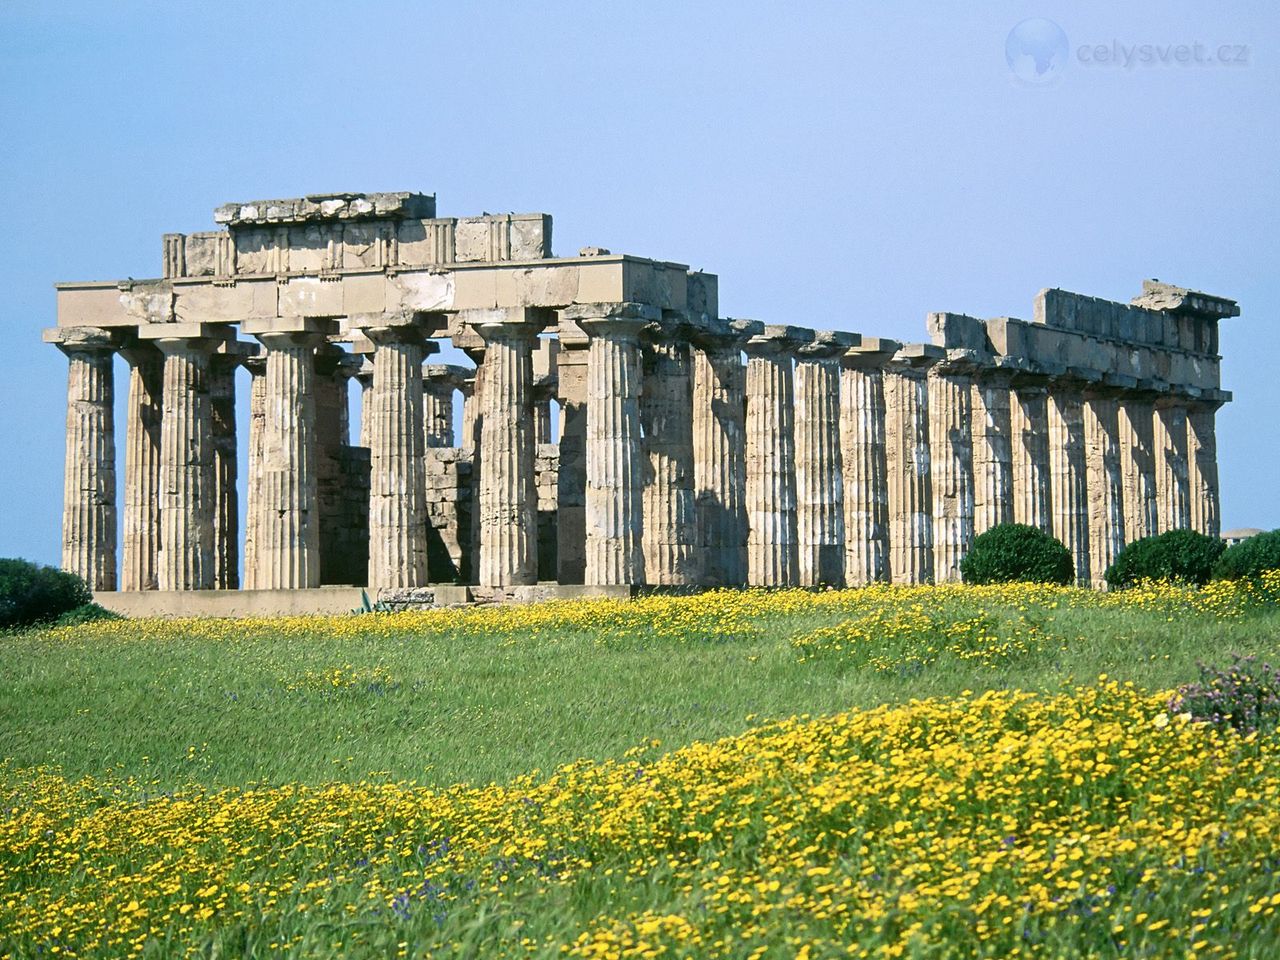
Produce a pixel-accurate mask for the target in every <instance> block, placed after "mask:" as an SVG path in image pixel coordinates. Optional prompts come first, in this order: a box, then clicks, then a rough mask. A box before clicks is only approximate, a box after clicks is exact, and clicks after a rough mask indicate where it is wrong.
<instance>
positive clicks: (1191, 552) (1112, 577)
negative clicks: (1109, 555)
mask: <svg viewBox="0 0 1280 960" xmlns="http://www.w3.org/2000/svg"><path fill="white" fill-rule="evenodd" d="M1225 546H1226V545H1225V544H1224V543H1223V542H1222V541H1221V540H1219V539H1218V538H1217V537H1209V536H1206V535H1205V534H1203V533H1197V532H1196V531H1194V530H1170V531H1168V532H1166V533H1162V534H1160V535H1159V536H1155V537H1143V538H1142V539H1141V540H1135V541H1134V542H1133V543H1131V544H1129V545H1128V546H1127V547H1125V548H1124V549H1123V550H1121V551H1120V555H1119V556H1118V557H1116V559H1115V563H1113V564H1111V566H1109V567H1107V572H1106V577H1107V586H1109V587H1110V588H1111V589H1112V590H1120V589H1123V588H1125V587H1131V586H1133V585H1134V584H1135V583H1138V582H1139V581H1142V580H1180V581H1183V582H1185V583H1193V584H1196V585H1197V586H1203V585H1204V584H1206V583H1208V582H1209V579H1210V578H1211V577H1212V576H1213V566H1214V564H1215V563H1217V562H1218V557H1219V556H1221V555H1222V551H1223V550H1224V549H1225Z"/></svg>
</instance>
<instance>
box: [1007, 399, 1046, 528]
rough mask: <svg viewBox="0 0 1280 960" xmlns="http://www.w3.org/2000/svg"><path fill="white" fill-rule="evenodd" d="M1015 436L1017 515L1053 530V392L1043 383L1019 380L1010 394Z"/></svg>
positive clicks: (1030, 523)
mask: <svg viewBox="0 0 1280 960" xmlns="http://www.w3.org/2000/svg"><path fill="white" fill-rule="evenodd" d="M1009 419H1010V432H1011V435H1012V440H1013V478H1012V479H1013V519H1014V522H1015V523H1024V524H1026V525H1027V526H1029V527H1037V528H1038V529H1040V530H1043V531H1045V532H1046V533H1052V532H1053V499H1052V489H1053V483H1052V479H1053V478H1052V475H1051V470H1050V463H1049V393H1048V391H1047V390H1046V389H1045V388H1044V387H1043V386H1041V385H1032V384H1018V385H1016V388H1015V390H1014V392H1013V393H1012V394H1011V395H1010V397H1009Z"/></svg>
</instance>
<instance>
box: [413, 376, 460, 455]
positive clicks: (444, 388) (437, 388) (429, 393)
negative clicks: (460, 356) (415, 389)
mask: <svg viewBox="0 0 1280 960" xmlns="http://www.w3.org/2000/svg"><path fill="white" fill-rule="evenodd" d="M458 370H459V368H458V367H451V366H449V365H448V364H443V363H429V364H427V365H426V366H425V367H423V368H422V422H423V430H424V431H425V434H424V439H425V443H426V446H428V447H453V446H456V445H457V444H455V443H454V436H453V391H454V390H455V389H457V386H458V376H457V372H458Z"/></svg>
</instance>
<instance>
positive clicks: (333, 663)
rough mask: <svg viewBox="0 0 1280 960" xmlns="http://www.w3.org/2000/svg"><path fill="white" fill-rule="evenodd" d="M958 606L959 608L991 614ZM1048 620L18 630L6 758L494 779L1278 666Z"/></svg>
mask: <svg viewBox="0 0 1280 960" xmlns="http://www.w3.org/2000/svg"><path fill="white" fill-rule="evenodd" d="M968 606H969V607H972V606H973V605H971V604H970V605H968ZM954 608H955V609H954V614H955V616H956V617H957V618H960V617H962V616H964V615H966V614H967V613H969V612H971V610H970V609H966V605H964V604H956V605H954ZM987 608H988V610H989V611H990V612H995V613H1000V611H999V610H998V608H995V607H992V606H991V605H987ZM1005 612H1009V613H1011V612H1012V611H1005ZM1036 616H1037V617H1038V618H1040V619H1041V621H1042V622H1043V624H1044V626H1045V628H1046V629H1048V630H1049V631H1050V632H1051V633H1052V634H1054V635H1055V636H1057V637H1059V638H1061V639H1062V643H1061V644H1056V645H1054V646H1053V648H1052V649H1050V650H1047V651H1045V652H1043V653H1039V654H1035V655H1030V656H1026V657H1022V658H1018V659H1014V660H1013V661H1012V662H1009V663H1006V664H1003V665H1000V666H998V667H995V668H992V667H984V666H981V665H979V664H976V663H967V662H963V661H956V660H944V661H940V662H938V663H935V664H932V665H929V666H925V667H922V668H916V669H901V670H891V671H888V672H873V671H868V670H865V669H861V670H855V669H852V668H850V666H849V665H848V664H847V663H845V662H843V661H842V660H841V659H840V658H821V657H820V658H816V659H813V660H810V661H807V662H799V659H798V656H797V651H796V650H795V649H794V648H793V647H792V646H791V645H790V640H791V638H792V637H794V636H796V635H798V634H800V633H803V632H805V631H808V630H810V629H812V628H814V627H816V626H822V625H827V624H832V623H835V622H838V621H839V620H841V619H843V617H844V615H843V614H840V613H838V612H835V611H822V612H812V611H811V612H807V613H804V614H800V615H792V616H782V615H774V616H768V617H766V618H764V619H762V620H760V621H759V622H758V623H757V624H756V626H757V627H758V628H759V629H758V631H756V633H755V635H749V636H746V637H743V638H741V639H735V638H733V637H729V638H726V639H721V640H717V641H714V642H697V641H695V642H678V641H675V640H670V639H664V638H657V639H653V638H647V637H645V636H643V635H639V636H636V637H634V638H633V639H631V640H629V641H627V642H625V643H611V644H601V643H599V642H597V637H596V636H595V635H594V634H592V633H591V632H588V631H582V630H574V629H560V630H552V631H547V630H543V631H541V632H540V633H539V635H538V636H537V637H530V636H522V635H520V634H519V633H517V634H515V635H510V634H505V633H494V634H489V635H484V634H479V635H478V634H476V633H474V632H466V631H464V632H458V633H445V634H433V633H420V634H414V633H413V632H394V631H393V632H390V633H387V634H384V635H379V636H377V637H373V638H337V637H334V636H332V635H327V634H326V632H325V631H324V629H323V627H319V628H317V629H315V630H312V631H309V632H308V633H307V634H306V635H305V636H303V637H298V636H288V637H281V636H277V635H273V633H272V631H271V629H270V627H269V626H259V627H258V628H257V629H256V630H248V631H242V630H240V629H239V628H236V629H234V630H233V631H232V632H233V634H234V636H235V639H234V640H233V641H229V640H226V639H203V640H202V639H196V638H191V637H183V638H179V639H173V640H156V639H140V640H138V641H136V642H131V641H128V640H110V641H101V642H98V641H91V640H87V639H84V637H83V636H82V635H81V634H79V633H71V634H67V633H58V634H53V633H41V632H35V633H28V634H20V635H12V636H8V637H3V638H0V648H2V649H3V656H2V657H0V758H8V760H9V762H10V764H11V765H12V766H13V767H16V768H25V767H33V766H39V765H54V766H57V767H60V768H61V770H62V771H63V773H64V774H65V775H66V776H68V777H77V776H80V775H82V774H87V775H102V774H108V773H109V774H111V775H112V776H136V777H138V778H140V779H143V780H147V781H159V783H160V784H161V785H163V786H166V787H168V786H173V785H177V784H181V783H187V782H193V781H194V782H198V783H201V784H205V785H209V786H213V785H241V784H246V783H251V782H264V781H265V782H270V783H286V782H295V781H297V782H309V783H318V782H324V781H333V780H341V781H351V782H354V781H358V780H360V779H362V778H368V777H378V778H381V777H390V778H394V779H411V780H416V781H419V782H422V783H426V784H434V785H445V784H451V783H458V782H471V783H484V782H489V781H505V780H509V779H510V778H512V777H514V776H516V775H518V774H521V773H526V772H529V771H531V770H534V769H540V770H543V771H547V770H549V769H551V768H554V767H556V766H558V765H560V764H563V763H567V762H570V761H572V760H574V759H577V758H580V757H588V758H606V757H614V756H619V755H621V754H622V753H623V752H624V751H625V750H626V749H628V748H629V747H632V746H634V745H635V744H637V743H640V742H643V741H647V740H649V739H650V738H656V739H658V740H661V741H662V743H663V746H664V748H665V747H675V746H678V745H681V744H685V743H689V742H691V741H694V740H706V739H713V738H717V737H721V736H725V735H729V734H733V733H737V732H740V731H742V730H743V729H745V728H746V727H747V726H749V723H748V717H749V716H753V715H754V716H755V717H758V718H762V719H763V718H779V717H786V716H791V715H794V714H814V715H819V714H827V713H832V712H835V711H838V710H843V709H847V708H850V707H866V706H873V705H878V704H881V703H895V702H902V701H905V700H908V699H910V698H913V697H929V696H935V695H948V694H956V693H959V692H960V691H962V690H966V689H968V690H983V689H988V688H993V689H999V688H1005V687H1012V688H1022V689H1029V690H1055V689H1058V688H1060V686H1061V685H1062V684H1063V683H1064V682H1069V681H1073V680H1074V681H1081V682H1087V681H1090V680H1092V679H1094V678H1096V677H1097V676H1098V674H1100V673H1107V674H1110V675H1113V676H1118V677H1120V678H1122V679H1127V680H1133V681H1134V682H1136V683H1137V684H1139V685H1141V686H1144V687H1147V688H1150V689H1162V688H1168V687H1171V686H1174V685H1176V684H1178V683H1181V682H1184V681H1187V680H1190V679H1193V678H1194V676H1195V674H1196V663H1197V661H1199V660H1208V661H1219V662H1225V661H1226V660H1227V659H1228V654H1229V652H1240V653H1256V654H1259V655H1261V656H1263V657H1264V658H1265V657H1277V656H1280V611H1276V610H1270V611H1262V612H1256V613H1253V614H1250V615H1247V616H1245V617H1244V618H1241V619H1236V620H1227V621H1220V620H1217V619H1214V618H1213V617H1211V616H1209V615H1206V614H1197V615H1179V616H1177V617H1169V616H1168V615H1166V614H1162V613H1152V612H1143V611H1139V610H1127V609H1080V608H1075V607H1071V606H1066V607H1063V608H1060V609H1057V610H1051V611H1041V612H1039V613H1037V614H1036ZM321 623H323V621H321ZM1060 647H1061V648H1065V649H1060ZM348 666H349V667H351V668H354V669H355V670H356V671H357V677H359V676H360V675H361V674H363V675H364V676H365V678H366V679H358V680H357V682H356V683H355V684H353V685H351V686H343V687H338V688H328V689H322V688H319V687H318V685H317V683H316V682H314V678H313V682H312V683H307V682H305V681H306V676H307V673H308V671H311V672H312V674H321V673H323V672H324V671H326V670H329V669H333V668H341V669H346V668H348ZM300 683H301V686H299V684H300ZM290 686H293V687H295V689H289V687H290ZM192 748H194V749H192Z"/></svg>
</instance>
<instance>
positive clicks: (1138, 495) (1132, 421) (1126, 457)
mask: <svg viewBox="0 0 1280 960" xmlns="http://www.w3.org/2000/svg"><path fill="white" fill-rule="evenodd" d="M1118 422H1119V430H1120V472H1121V477H1122V480H1123V483H1124V542H1125V543H1133V542H1134V541H1135V540H1141V539H1142V538H1143V537H1152V536H1155V534H1156V533H1157V532H1158V531H1159V521H1158V514H1157V506H1156V504H1157V498H1156V457H1155V426H1154V424H1155V407H1154V406H1153V404H1152V402H1151V400H1149V399H1145V398H1143V397H1141V396H1139V397H1135V396H1132V395H1129V396H1126V397H1125V398H1124V399H1123V400H1122V401H1121V403H1120V407H1119V410H1118Z"/></svg>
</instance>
